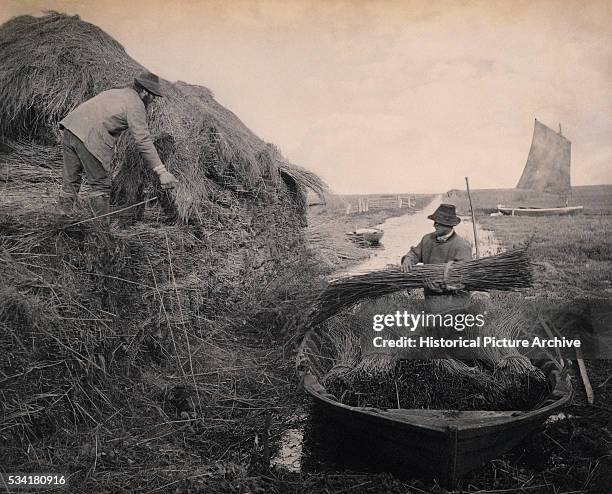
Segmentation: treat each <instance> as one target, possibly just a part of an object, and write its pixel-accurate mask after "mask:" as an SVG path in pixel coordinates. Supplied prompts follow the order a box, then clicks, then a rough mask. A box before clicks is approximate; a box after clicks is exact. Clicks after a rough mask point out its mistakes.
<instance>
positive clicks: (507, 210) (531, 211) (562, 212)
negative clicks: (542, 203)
mask: <svg viewBox="0 0 612 494" xmlns="http://www.w3.org/2000/svg"><path fill="white" fill-rule="evenodd" d="M497 209H498V211H499V212H500V213H502V214H503V215H506V216H568V215H572V214H578V213H581V212H582V210H583V207H582V206H568V207H563V208H524V207H511V206H501V205H500V206H498V207H497Z"/></svg>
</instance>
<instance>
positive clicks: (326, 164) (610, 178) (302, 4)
mask: <svg viewBox="0 0 612 494" xmlns="http://www.w3.org/2000/svg"><path fill="white" fill-rule="evenodd" d="M43 10H58V11H61V12H67V13H70V14H73V13H77V14H79V15H80V16H81V18H82V19H84V20H86V21H89V22H92V23H95V24H97V25H98V26H100V27H101V28H102V29H104V30H105V31H106V32H108V33H109V34H110V35H112V36H113V37H115V38H116V39H117V40H118V41H119V42H121V43H122V44H123V45H124V46H125V48H126V50H127V52H128V53H129V54H130V55H131V56H132V57H134V58H135V59H136V60H138V61H139V62H140V63H141V64H143V65H145V66H146V67H148V68H149V69H150V70H152V71H153V72H157V73H158V74H159V75H160V76H161V77H163V78H165V79H169V80H172V81H175V80H183V81H187V82H190V83H195V84H201V85H204V86H207V87H208V88H210V89H211V90H212V91H213V93H214V94H215V96H216V98H217V100H218V101H219V102H220V103H221V104H223V105H225V106H227V107H228V108H229V109H231V110H232V111H233V112H234V113H236V114H237V115H238V116H239V117H240V118H241V119H242V120H243V121H244V122H245V124H246V125H248V126H249V127H250V128H251V129H252V130H253V131H254V132H255V133H256V134H258V135H259V136H260V137H262V138H263V139H264V140H266V141H270V142H273V143H275V144H276V145H277V146H278V147H279V148H280V149H281V150H282V152H283V153H284V154H285V155H286V156H287V157H288V158H289V159H290V160H291V161H293V162H295V163H297V164H300V165H303V166H306V167H308V168H310V169H311V170H313V171H315V172H317V173H318V174H319V175H321V176H322V177H323V178H324V179H325V180H326V181H327V182H328V183H329V184H330V185H331V187H332V188H333V189H334V190H335V191H337V192H341V193H371V192H400V191H402V192H403V191H412V192H433V191H444V190H447V189H449V188H463V187H464V178H463V177H465V176H466V175H467V176H469V177H470V185H471V186H472V187H473V188H494V187H514V186H515V185H516V183H517V181H518V179H519V177H520V174H521V172H522V169H523V166H524V165H525V161H526V159H527V154H528V152H529V146H530V144H531V136H532V132H533V120H534V118H537V119H538V120H540V121H541V122H543V123H545V124H546V125H548V126H550V127H552V128H554V129H557V128H558V124H559V123H561V124H562V127H563V134H564V135H565V136H566V137H567V138H568V139H570V140H571V141H572V184H573V185H585V184H597V183H612V91H611V90H612V0H601V1H600V0H582V1H575V2H574V1H573V0H529V1H522V0H508V1H495V0H487V1H460V0H455V1H452V2H451V1H448V2H435V1H431V0H424V1H420V0H419V1H398V2H394V1H368V0H355V1H334V0H318V1H299V0H293V1H291V0H285V1H238V0H232V1H227V0H225V1H199V0H183V1H178V0H174V1H173V0H147V1H144V0H132V1H128V0H120V1H117V0H97V1H74V0H57V1H51V0H49V1H39V0H32V1H30V0H0V22H4V21H5V20H6V19H8V18H9V17H12V16H14V15H20V14H40V13H41V12H42V11H43Z"/></svg>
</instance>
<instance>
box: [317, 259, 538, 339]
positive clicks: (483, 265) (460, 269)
mask: <svg viewBox="0 0 612 494" xmlns="http://www.w3.org/2000/svg"><path fill="white" fill-rule="evenodd" d="M427 280H429V281H433V282H436V283H441V282H444V283H446V284H448V285H449V286H462V287H463V288H464V289H465V290H516V289H519V288H526V287H528V286H530V285H531V282H532V270H531V264H530V262H529V257H528V256H527V251H526V250H525V249H514V250H510V251H508V252H503V253H501V254H498V255H495V256H490V257H484V258H481V259H473V260H470V261H457V262H454V263H452V264H425V265H421V266H416V267H415V268H414V269H413V270H412V271H411V272H409V273H403V272H402V271H401V270H400V269H399V268H391V269H386V270H383V271H373V272H371V273H366V274H359V275H353V276H347V277H344V278H339V279H337V280H334V281H332V282H331V283H330V284H329V285H328V287H327V288H326V289H325V291H323V292H322V293H321V295H320V296H319V298H318V300H317V303H316V305H315V307H314V308H313V311H312V313H311V323H310V325H311V326H313V327H314V326H316V325H317V324H320V323H321V322H322V321H325V320H326V319H328V318H329V317H331V316H333V315H334V314H337V313H338V312H340V311H341V310H343V309H346V308H348V307H352V306H353V305H355V304H357V303H359V302H360V301H361V300H367V299H372V298H377V297H380V296H382V295H386V294H389V293H394V292H399V291H402V290H411V289H416V288H423V287H424V286H425V282H426V281H427Z"/></svg>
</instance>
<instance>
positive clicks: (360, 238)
mask: <svg viewBox="0 0 612 494" xmlns="http://www.w3.org/2000/svg"><path fill="white" fill-rule="evenodd" d="M384 233H385V232H384V231H383V230H381V229H380V228H361V229H359V230H354V231H352V232H346V234H347V235H348V236H349V237H350V238H351V240H353V241H355V242H357V243H362V244H378V242H380V239H381V238H382V237H383V235H384Z"/></svg>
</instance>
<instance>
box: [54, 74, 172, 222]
mask: <svg viewBox="0 0 612 494" xmlns="http://www.w3.org/2000/svg"><path fill="white" fill-rule="evenodd" d="M161 96H162V94H161V92H160V87H159V78H158V77H157V76H156V75H155V74H151V73H150V72H145V73H143V74H140V75H139V76H138V77H136V78H135V79H134V84H133V86H132V87H125V88H121V89H109V90H108V91H103V92H101V93H100V94H98V95H97V96H94V97H93V98H91V99H89V100H87V101H85V102H84V103H81V104H80V105H79V106H77V107H76V108H75V109H74V110H72V111H71V112H70V113H69V114H68V115H67V116H66V117H65V118H64V119H63V120H62V121H61V122H60V123H59V125H60V127H61V128H62V129H63V131H64V135H63V139H62V153H63V155H64V168H63V180H62V190H61V192H60V198H59V206H60V209H62V210H63V211H64V212H65V213H69V212H70V211H71V210H72V207H73V206H74V204H75V201H76V199H77V196H78V193H79V190H80V188H81V178H82V176H83V172H85V176H86V177H87V182H88V184H89V186H90V188H91V192H90V194H89V195H90V197H91V200H90V202H91V207H92V209H93V212H94V213H95V214H96V215H102V214H106V213H108V211H109V200H110V190H111V180H110V164H111V161H112V159H113V154H114V151H115V143H116V142H117V139H118V138H119V136H120V134H121V133H122V132H123V131H124V130H126V129H128V128H129V129H130V132H131V133H132V135H133V136H134V140H135V141H136V146H137V147H138V151H139V152H140V155H141V156H142V158H143V160H144V161H145V163H146V164H147V166H148V167H149V168H151V169H152V170H153V171H155V172H156V173H157V175H158V176H159V181H160V182H161V186H162V187H163V188H165V189H167V188H173V187H174V186H175V185H176V184H177V183H178V181H177V180H176V178H175V177H174V175H172V173H170V172H169V171H168V170H166V167H165V166H164V164H163V163H162V162H161V160H160V158H159V155H158V154H157V150H156V149H155V146H154V145H153V140H152V139H151V134H150V132H149V127H148V125H147V113H146V107H147V106H148V105H149V104H150V103H151V101H153V99H154V98H155V97H161Z"/></svg>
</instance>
